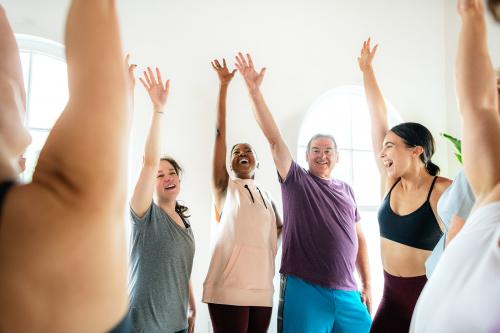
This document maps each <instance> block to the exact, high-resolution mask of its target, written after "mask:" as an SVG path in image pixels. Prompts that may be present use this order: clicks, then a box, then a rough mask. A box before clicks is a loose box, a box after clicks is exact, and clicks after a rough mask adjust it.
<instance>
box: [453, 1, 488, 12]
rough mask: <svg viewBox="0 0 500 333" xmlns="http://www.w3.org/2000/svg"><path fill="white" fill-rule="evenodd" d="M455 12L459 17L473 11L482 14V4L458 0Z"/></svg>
mask: <svg viewBox="0 0 500 333" xmlns="http://www.w3.org/2000/svg"><path fill="white" fill-rule="evenodd" d="M457 10H458V13H459V14H460V15H462V14H464V13H465V12H469V11H474V12H478V11H479V12H480V13H482V12H483V4H482V1H481V0H458V2H457Z"/></svg>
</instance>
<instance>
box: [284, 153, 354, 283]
mask: <svg viewBox="0 0 500 333" xmlns="http://www.w3.org/2000/svg"><path fill="white" fill-rule="evenodd" d="M281 193H282V196H283V215H284V223H283V245H282V252H283V253H282V258H281V269H280V273H282V274H290V275H294V276H296V277H298V278H301V279H303V280H305V281H308V282H310V283H313V284H317V285H319V286H322V287H326V288H334V289H340V290H357V286H356V282H355V280H354V274H353V272H354V269H355V266H356V256H357V253H358V237H357V234H356V222H358V221H359V220H360V216H359V213H358V209H357V207H356V201H355V199H354V195H353V192H352V189H351V187H350V186H349V185H347V184H346V183H344V182H342V181H339V180H334V179H332V180H326V179H322V178H319V177H316V176H314V175H312V174H311V173H309V171H307V170H305V169H304V168H302V167H300V166H299V165H298V164H297V163H296V162H295V161H293V162H292V165H291V166H290V171H289V172H288V175H287V176H286V179H285V180H284V181H281Z"/></svg>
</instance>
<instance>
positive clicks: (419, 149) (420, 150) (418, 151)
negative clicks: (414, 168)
mask: <svg viewBox="0 0 500 333" xmlns="http://www.w3.org/2000/svg"><path fill="white" fill-rule="evenodd" d="M423 153H424V148H423V147H422V146H416V147H415V148H413V154H414V155H415V157H419V156H420V155H421V154H423Z"/></svg>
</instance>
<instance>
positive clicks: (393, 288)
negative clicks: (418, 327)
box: [370, 271, 427, 333]
mask: <svg viewBox="0 0 500 333" xmlns="http://www.w3.org/2000/svg"><path fill="white" fill-rule="evenodd" d="M426 282H427V277H426V276H425V275H422V276H415V277H407V278H406V277H398V276H393V275H391V274H389V273H387V272H385V271H384V294H383V295H382V300H381V302H380V305H379V306H378V310H377V314H376V315H375V318H373V323H372V328H371V330H370V332H375V333H379V332H380V333H382V332H390V333H400V332H404V333H407V332H408V330H409V329H410V322H411V316H412V315H413V309H414V308H415V304H416V303H417V300H418V296H420V293H421V292H422V289H424V286H425V283H426Z"/></svg>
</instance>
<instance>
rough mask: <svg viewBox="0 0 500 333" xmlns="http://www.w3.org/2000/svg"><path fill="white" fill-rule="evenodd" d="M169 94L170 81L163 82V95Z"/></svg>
mask: <svg viewBox="0 0 500 333" xmlns="http://www.w3.org/2000/svg"><path fill="white" fill-rule="evenodd" d="M169 92H170V80H167V81H166V82H165V93H166V94H167V95H168V94H169Z"/></svg>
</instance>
